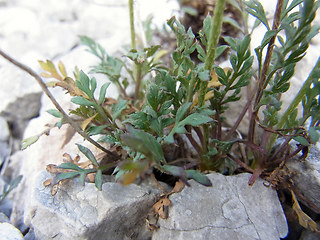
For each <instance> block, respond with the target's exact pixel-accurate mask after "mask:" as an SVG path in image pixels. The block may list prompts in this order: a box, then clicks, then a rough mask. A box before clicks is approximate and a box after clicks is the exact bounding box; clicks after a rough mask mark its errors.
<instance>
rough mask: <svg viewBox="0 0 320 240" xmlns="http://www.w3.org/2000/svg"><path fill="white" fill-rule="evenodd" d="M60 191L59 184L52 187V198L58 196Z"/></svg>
mask: <svg viewBox="0 0 320 240" xmlns="http://www.w3.org/2000/svg"><path fill="white" fill-rule="evenodd" d="M58 190H59V183H57V184H55V185H53V186H52V188H51V196H54V195H56V194H57V192H58Z"/></svg>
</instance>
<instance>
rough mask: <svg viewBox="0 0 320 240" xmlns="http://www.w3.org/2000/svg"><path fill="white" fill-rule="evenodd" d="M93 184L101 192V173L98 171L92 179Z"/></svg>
mask: <svg viewBox="0 0 320 240" xmlns="http://www.w3.org/2000/svg"><path fill="white" fill-rule="evenodd" d="M94 184H95V185H96V187H97V188H98V189H99V190H100V191H101V190H102V171H101V170H100V169H98V171H97V173H96V176H95V178H94Z"/></svg>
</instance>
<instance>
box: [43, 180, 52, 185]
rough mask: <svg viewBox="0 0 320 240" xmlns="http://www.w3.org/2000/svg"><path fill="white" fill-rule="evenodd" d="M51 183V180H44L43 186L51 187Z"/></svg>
mask: <svg viewBox="0 0 320 240" xmlns="http://www.w3.org/2000/svg"><path fill="white" fill-rule="evenodd" d="M52 181H53V179H52V178H50V179H47V180H45V181H44V182H43V186H45V187H49V186H50V185H51V183H52Z"/></svg>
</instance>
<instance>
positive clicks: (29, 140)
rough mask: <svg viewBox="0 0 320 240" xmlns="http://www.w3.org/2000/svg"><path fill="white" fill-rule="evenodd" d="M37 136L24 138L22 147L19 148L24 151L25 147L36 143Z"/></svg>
mask: <svg viewBox="0 0 320 240" xmlns="http://www.w3.org/2000/svg"><path fill="white" fill-rule="evenodd" d="M38 139H39V136H33V137H29V138H26V139H24V140H23V141H22V146H21V150H25V149H26V148H27V147H29V146H30V145H32V144H34V143H35V142H36V141H38Z"/></svg>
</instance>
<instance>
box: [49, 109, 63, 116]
mask: <svg viewBox="0 0 320 240" xmlns="http://www.w3.org/2000/svg"><path fill="white" fill-rule="evenodd" d="M47 113H49V114H51V115H52V116H54V117H56V118H62V117H63V115H62V113H61V112H59V111H58V110H57V109H49V110H47Z"/></svg>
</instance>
